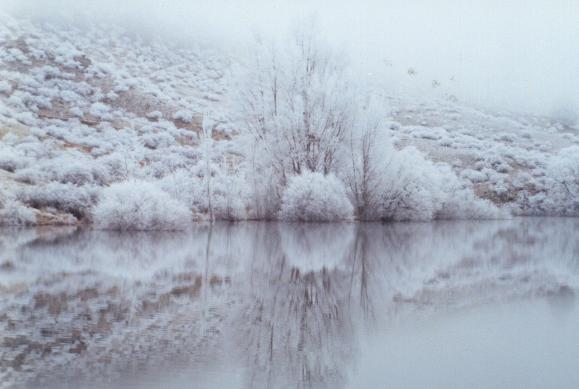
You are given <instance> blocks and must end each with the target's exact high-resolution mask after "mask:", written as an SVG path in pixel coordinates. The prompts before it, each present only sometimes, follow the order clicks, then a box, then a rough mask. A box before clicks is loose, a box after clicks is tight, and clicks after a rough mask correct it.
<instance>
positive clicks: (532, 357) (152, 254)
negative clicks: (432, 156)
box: [0, 218, 579, 388]
mask: <svg viewBox="0 0 579 389" xmlns="http://www.w3.org/2000/svg"><path fill="white" fill-rule="evenodd" d="M578 292H579V219H550V218H549V219H514V220H507V221H484V222H481V221H476V222H474V221H459V222H456V221H453V222H437V223H396V224H386V225H383V224H362V225H357V224H323V225H317V224H277V223H243V224H217V225H215V226H213V227H211V228H209V226H199V227H196V228H194V229H192V230H191V231H188V232H183V233H153V232H147V233H145V232H143V233H117V232H106V231H94V230H90V229H78V228H50V229H24V230H23V229H1V230H0V388H11V387H33V388H36V387H38V388H67V387H68V388H86V387H88V388H92V387H95V388H158V387H163V388H286V387H288V388H306V387H313V388H579V305H578V301H577V300H578V298H579V297H578V295H577V294H578Z"/></svg>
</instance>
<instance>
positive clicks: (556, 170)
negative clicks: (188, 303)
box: [0, 15, 579, 224]
mask: <svg viewBox="0 0 579 389" xmlns="http://www.w3.org/2000/svg"><path fill="white" fill-rule="evenodd" d="M234 62H235V61H234V59H233V58H230V57H229V56H228V55H226V54H225V53H223V52H220V51H219V50H218V48H210V47H206V46H204V45H202V44H199V45H198V46H196V47H192V46H191V45H188V46H186V47H180V46H177V45H174V44H171V43H170V42H166V41H154V40H145V39H141V38H139V37H138V36H134V35H131V34H127V33H124V32H122V31H119V30H118V29H117V28H112V27H111V26H108V25H103V26H96V25H95V26H92V27H90V28H86V27H84V28H83V29H74V28H72V27H71V28H66V29H64V28H62V27H57V26H51V25H46V24H40V23H32V22H29V21H25V20H19V19H14V18H12V17H10V16H8V15H1V16H0V196H1V197H0V219H2V222H3V223H5V224H6V223H8V224H14V223H27V224H70V223H77V222H79V221H85V222H90V217H91V212H92V207H93V206H94V204H95V203H96V202H97V201H98V198H99V194H100V191H101V188H102V187H104V186H108V185H110V184H111V183H114V182H119V181H124V180H127V179H135V178H137V179H145V180H157V182H159V185H160V186H162V187H163V188H165V187H166V186H168V185H170V181H171V180H176V179H177V178H178V176H177V178H175V177H174V176H171V175H172V174H173V173H175V172H179V171H180V170H181V169H187V170H188V171H189V172H190V173H191V174H192V175H193V177H195V175H196V174H197V173H196V170H195V169H196V168H195V167H197V169H198V170H201V169H202V164H201V163H200V162H201V161H202V159H203V154H202V151H201V149H200V147H198V146H199V145H200V143H201V141H200V136H201V133H202V121H203V117H204V115H210V116H211V119H212V121H213V122H214V125H212V128H211V130H210V132H211V134H212V138H213V139H214V140H215V142H213V146H212V147H213V150H212V159H213V163H214V165H215V169H219V172H221V173H220V174H222V175H223V176H229V178H228V177H225V178H223V179H222V180H221V187H219V183H218V184H216V185H217V189H216V190H217V191H219V190H222V191H225V192H227V193H226V194H224V195H223V197H224V198H225V199H224V200H223V202H224V203H227V204H229V203H230V202H232V201H238V200H239V199H238V197H240V196H238V195H237V192H235V190H233V189H231V188H233V187H235V185H233V184H232V182H235V180H234V179H232V178H231V177H230V176H234V175H235V173H236V166H237V165H238V163H239V161H241V160H243V158H244V152H243V147H242V145H240V143H239V142H237V139H238V134H239V131H240V129H239V128H238V126H237V125H235V124H234V123H233V122H232V121H231V120H229V119H228V118H229V116H228V114H227V112H228V109H227V108H228V104H227V101H228V99H227V97H226V96H227V92H228V89H229V88H230V87H231V80H230V79H229V78H228V74H229V70H230V68H231V64H232V63H234ZM388 101H389V104H390V112H391V113H390V115H389V117H387V118H384V121H385V123H388V125H389V128H390V131H391V134H392V137H393V139H394V141H395V145H396V146H397V148H399V149H400V148H404V147H407V146H409V145H412V146H415V147H416V148H418V149H419V150H421V151H422V152H424V153H425V154H426V156H427V157H428V158H429V159H431V160H433V161H435V162H443V163H446V164H449V165H451V166H452V168H453V169H454V170H455V171H456V173H457V175H458V176H459V177H460V178H461V180H462V181H463V182H464V183H465V184H466V185H469V186H471V185H472V186H473V189H474V191H475V193H476V194H477V195H478V196H480V197H481V198H484V199H489V200H491V201H492V202H494V203H495V204H497V205H499V206H506V207H507V208H508V209H509V211H511V212H513V213H517V214H551V215H577V214H578V213H579V200H578V198H579V193H578V188H579V182H578V179H577V177H578V176H579V130H578V128H577V125H576V124H571V123H568V122H565V121H564V120H554V119H549V118H545V117H538V116H532V115H523V114H514V113H497V112H491V111H487V110H482V109H477V108H474V107H471V106H468V105H466V104H463V103H460V102H457V101H455V100H453V99H442V98H441V99H437V100H432V99H427V98H417V97H404V96H391V97H389V98H388ZM198 175H199V176H201V175H200V174H198ZM167 177H169V178H167ZM171 177H172V178H171ZM163 180H164V181H163ZM163 185H165V186H163ZM191 185H193V187H195V186H196V185H197V184H196V183H195V180H193V183H192V184H191ZM173 186H174V185H173ZM197 186H199V187H201V186H202V185H201V184H199V185H197ZM553 188H557V189H556V190H555V189H553ZM172 190H173V192H175V191H178V189H175V188H174V187H173V188H172ZM183 190H191V189H183ZM169 192H170V190H169ZM195 209H197V210H198V211H199V212H201V213H203V209H204V207H203V205H199V204H197V206H196V208H195ZM232 218H236V216H235V215H233V216H232Z"/></svg>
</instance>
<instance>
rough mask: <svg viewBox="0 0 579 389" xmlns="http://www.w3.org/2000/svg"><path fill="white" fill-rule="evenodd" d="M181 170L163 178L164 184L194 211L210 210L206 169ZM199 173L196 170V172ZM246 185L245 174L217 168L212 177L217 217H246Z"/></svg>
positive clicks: (161, 181) (212, 197)
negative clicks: (225, 172) (237, 175)
mask: <svg viewBox="0 0 579 389" xmlns="http://www.w3.org/2000/svg"><path fill="white" fill-rule="evenodd" d="M196 170H199V169H194V170H193V171H187V170H184V169H181V170H178V171H176V172H175V173H173V174H170V175H168V176H166V177H164V178H163V179H161V180H160V186H161V188H162V189H163V190H164V191H166V192H167V193H169V194H170V195H171V197H173V198H174V199H177V200H179V201H180V202H181V203H183V204H186V205H187V206H188V207H189V208H190V209H191V210H192V211H193V212H200V213H203V214H209V206H210V204H209V192H208V188H207V184H208V182H207V178H206V177H205V175H204V174H203V173H204V172H202V171H199V172H196ZM196 173H197V174H196ZM246 188H247V185H246V183H245V180H244V179H243V178H242V177H235V176H227V175H225V174H223V173H222V172H221V171H220V170H219V169H214V171H213V174H212V177H211V190H210V192H211V207H212V208H213V216H214V218H215V219H217V220H244V219H247V217H248V215H247V212H246V208H247V207H246V203H247V198H248V196H247V194H246V193H245V189H246Z"/></svg>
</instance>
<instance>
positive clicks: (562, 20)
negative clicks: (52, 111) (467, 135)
mask: <svg viewBox="0 0 579 389" xmlns="http://www.w3.org/2000/svg"><path fill="white" fill-rule="evenodd" d="M0 4H1V5H0V9H2V10H4V11H7V12H8V13H12V14H15V15H18V16H30V17H34V18H43V19H47V20H50V21H53V22H58V23H71V22H77V21H80V20H86V19H87V18H88V19H90V20H92V21H101V20H103V21H107V22H109V23H114V24H118V25H119V26H122V27H123V28H127V29H129V30H132V31H135V32H138V33H143V34H153V35H163V36H166V37H167V38H170V39H175V40H182V41H184V42H188V41H195V42H204V43H207V44H211V45H216V46H219V47H221V48H223V49H225V50H228V51H230V52H235V51H242V50H243V48H244V47H246V44H247V43H248V42H250V41H251V39H253V36H254V35H255V34H256V33H259V34H260V35H262V36H277V35H280V34H282V33H285V32H286V31H287V29H288V28H290V27H291V26H292V25H293V24H295V22H296V20H301V19H304V18H311V17H313V18H315V19H316V21H317V23H319V26H320V31H321V33H322V34H323V35H324V38H325V39H327V40H328V41H329V42H330V43H331V44H332V45H334V46H335V47H337V48H338V49H339V50H343V51H344V52H345V53H347V54H348V55H349V56H350V57H351V62H352V64H353V65H355V66H356V69H357V70H358V71H359V74H360V77H361V78H364V79H367V80H369V81H370V82H376V83H384V84H385V85H386V86H387V89H388V90H389V91H390V92H391V93H392V94H401V93H404V94H410V95H412V94H420V95H434V96H443V95H445V96H448V95H453V96H456V97H457V98H459V99H461V100H463V101H466V102H469V103H473V104H477V105H480V106H486V107H490V108H494V109H501V110H513V111H522V112H528V113H535V114H543V115H559V114H561V112H566V113H567V114H568V113H569V112H571V113H572V114H577V113H579V93H577V91H579V45H578V44H577V42H579V23H577V18H578V17H579V2H577V1H575V0H555V1H548V0H531V1H524V0H513V1H509V2H504V1H497V0H490V1H487V0H485V1H483V0H477V1H473V2H461V1H458V0H439V1H437V2H429V1H426V0H411V1H404V2H403V1H392V0H386V1H379V0H363V1H357V2H353V1H330V0H318V1H306V0H296V1H291V2H290V1H279V0H273V1H272V0H270V1H266V0H248V1H243V2H239V1H232V0H213V1H211V2H208V1H195V0H190V1H186V0H157V1H154V0H140V1H137V0H127V1H123V2H119V1H112V0H100V1H91V0H85V1H79V0H76V1H75V0H43V1H40V0H3V1H1V2H0Z"/></svg>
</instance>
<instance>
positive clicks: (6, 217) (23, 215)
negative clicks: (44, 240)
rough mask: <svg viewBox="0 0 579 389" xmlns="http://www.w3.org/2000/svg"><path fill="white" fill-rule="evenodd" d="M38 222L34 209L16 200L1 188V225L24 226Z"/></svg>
mask: <svg viewBox="0 0 579 389" xmlns="http://www.w3.org/2000/svg"><path fill="white" fill-rule="evenodd" d="M31 224H36V215H35V214H34V211H33V210H32V209H30V208H28V207H25V206H24V205H22V204H21V203H20V202H18V201H15V200H14V199H13V198H12V197H11V196H10V195H9V194H7V193H6V192H4V191H3V190H2V189H0V226H2V225H8V226H23V225H31Z"/></svg>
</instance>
